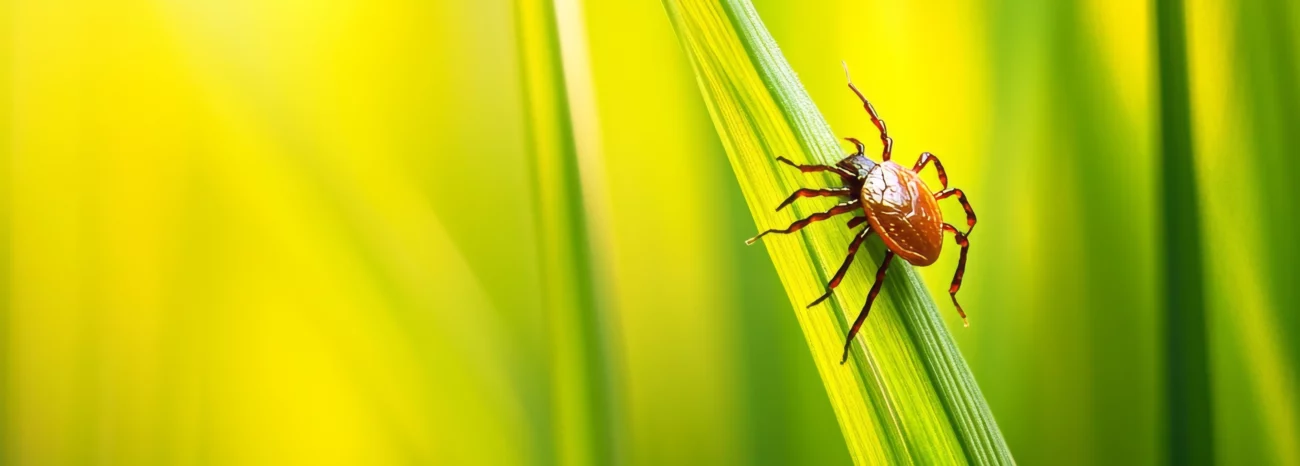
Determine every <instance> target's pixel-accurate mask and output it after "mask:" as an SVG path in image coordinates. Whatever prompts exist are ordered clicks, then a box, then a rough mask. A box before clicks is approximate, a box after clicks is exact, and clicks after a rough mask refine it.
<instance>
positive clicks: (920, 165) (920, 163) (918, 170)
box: [912, 152, 948, 189]
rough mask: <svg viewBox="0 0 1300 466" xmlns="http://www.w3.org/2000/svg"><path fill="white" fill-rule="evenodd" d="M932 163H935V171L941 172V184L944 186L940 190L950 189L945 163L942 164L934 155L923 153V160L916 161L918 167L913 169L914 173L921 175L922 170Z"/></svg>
mask: <svg viewBox="0 0 1300 466" xmlns="http://www.w3.org/2000/svg"><path fill="white" fill-rule="evenodd" d="M930 162H934V171H936V172H939V184H942V185H943V187H942V188H939V189H948V172H946V171H944V170H943V162H940V161H939V158H938V157H935V156H934V154H931V153H929V152H922V153H921V158H918V159H916V166H913V167H912V172H914V173H921V170H923V169H925V164H927V163H930Z"/></svg>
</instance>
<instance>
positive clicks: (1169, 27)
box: [1156, 0, 1214, 464]
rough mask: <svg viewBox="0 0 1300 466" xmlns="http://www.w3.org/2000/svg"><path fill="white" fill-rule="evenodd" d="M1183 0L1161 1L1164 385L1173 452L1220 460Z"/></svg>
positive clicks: (1195, 460) (1178, 459)
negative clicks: (1212, 397)
mask: <svg viewBox="0 0 1300 466" xmlns="http://www.w3.org/2000/svg"><path fill="white" fill-rule="evenodd" d="M1185 17H1186V15H1185V14H1184V13H1183V2H1182V0H1162V1H1158V2H1156V36H1157V41H1158V44H1157V45H1158V49H1159V53H1158V55H1159V65H1160V133H1161V134H1160V141H1161V156H1162V160H1161V166H1162V169H1161V171H1160V172H1161V173H1162V179H1161V181H1162V183H1163V189H1162V195H1163V203H1164V209H1163V212H1164V238H1163V239H1164V261H1165V264H1164V265H1165V274H1166V275H1165V310H1164V312H1165V358H1166V364H1165V377H1166V380H1165V390H1166V395H1167V396H1168V405H1167V406H1168V407H1167V412H1166V415H1167V416H1168V418H1167V420H1168V425H1169V444H1168V452H1169V460H1170V462H1172V463H1173V464H1213V462H1214V448H1213V445H1214V434H1213V420H1212V418H1211V412H1212V411H1211V409H1210V375H1209V356H1208V353H1207V350H1206V348H1207V342H1206V327H1205V326H1206V320H1205V298H1204V294H1203V293H1204V289H1205V286H1204V279H1203V275H1202V274H1203V273H1204V271H1203V267H1202V265H1201V264H1202V260H1201V238H1200V232H1201V222H1200V207H1199V205H1198V197H1197V196H1198V195H1199V194H1198V193H1197V186H1196V173H1195V171H1194V170H1193V167H1194V161H1193V159H1192V135H1191V103H1190V100H1189V99H1190V97H1189V90H1188V80H1187V51H1186V38H1185V35H1184V32H1183V31H1184V21H1185Z"/></svg>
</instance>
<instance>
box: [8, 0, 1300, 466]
mask: <svg viewBox="0 0 1300 466" xmlns="http://www.w3.org/2000/svg"><path fill="white" fill-rule="evenodd" d="M755 5H756V7H757V9H758V11H759V13H760V14H761V15H762V16H763V18H764V20H765V21H766V23H767V26H768V29H769V30H770V31H771V32H772V34H773V36H774V37H775V38H776V40H777V42H778V43H780V44H781V45H782V47H783V51H784V53H785V55H786V58H787V59H788V60H789V61H790V63H791V65H792V66H793V67H794V69H795V70H796V71H798V72H799V73H800V77H801V79H802V80H803V83H804V85H805V86H806V87H807V89H808V91H809V93H810V95H811V96H812V97H813V99H814V100H815V101H816V102H818V104H819V106H820V108H821V111H822V112H823V114H824V115H825V116H826V118H827V120H828V121H829V122H830V123H831V125H832V127H834V128H835V130H836V131H837V132H838V133H840V134H842V135H858V136H863V135H866V136H870V134H871V133H872V129H873V128H872V127H871V124H870V122H869V121H868V120H867V119H866V118H865V115H863V114H862V111H861V107H860V106H859V105H857V104H856V102H855V101H854V99H853V98H852V95H851V94H849V93H848V91H847V90H846V89H845V88H844V83H843V74H842V71H841V70H840V68H839V61H840V60H845V61H847V62H848V63H849V64H850V65H851V66H852V67H853V69H854V78H855V80H856V82H857V83H858V85H859V86H860V87H861V88H862V89H863V90H864V91H865V92H866V93H867V95H868V96H869V97H870V98H871V99H872V101H873V103H874V104H875V105H876V107H877V108H878V109H879V110H880V111H881V113H882V116H883V117H884V118H885V119H886V120H887V121H888V122H889V126H890V130H891V135H893V136H894V138H895V140H896V146H895V154H897V155H898V156H899V157H900V159H902V158H906V157H910V156H914V155H915V154H917V153H919V152H921V151H923V150H928V151H932V152H934V153H936V154H937V155H939V156H941V157H943V160H944V164H945V166H947V167H948V170H949V173H950V175H951V179H952V181H953V183H954V184H955V185H958V186H961V187H962V188H963V189H965V190H966V192H967V193H968V194H970V196H971V198H972V202H973V203H974V205H975V208H976V209H977V211H978V213H979V215H980V220H981V222H980V231H981V234H980V235H974V236H973V237H972V243H973V246H972V250H971V258H970V269H969V271H968V274H967V276H966V277H967V280H966V282H965V286H964V287H963V291H962V300H963V303H965V306H966V308H967V310H968V311H970V313H971V327H970V328H969V329H962V328H961V326H960V322H959V320H958V319H957V317H956V315H955V312H949V313H947V315H946V318H947V319H948V323H949V325H950V328H951V329H953V331H954V334H955V335H956V338H957V340H958V343H959V344H960V346H961V349H962V352H963V354H964V355H965V356H966V359H967V361H968V362H969V364H970V365H971V367H972V370H973V371H974V373H975V375H976V377H977V380H978V381H979V382H980V387H981V389H982V391H983V393H984V394H985V396H986V398H987V399H988V402H989V405H990V407H991V408H992V410H993V412H994V414H995V416H996V417H997V419H998V423H999V425H1000V427H1001V429H1002V432H1003V433H1004V435H1005V436H1006V439H1007V442H1008V443H1009V445H1010V447H1011V450H1012V452H1013V453H1014V454H1015V456H1016V458H1017V459H1018V460H1019V461H1020V462H1023V463H1024V464H1097V463H1124V464H1151V463H1160V462H1164V461H1166V460H1167V459H1168V451H1167V450H1168V447H1167V446H1166V442H1167V435H1168V429H1167V427H1166V424H1165V420H1166V419H1167V417H1168V413H1167V412H1165V409H1166V408H1165V403H1166V401H1167V399H1166V396H1167V395H1166V391H1167V390H1168V387H1167V386H1166V382H1165V380H1164V372H1163V368H1164V363H1163V361H1164V359H1165V356H1166V355H1165V354H1163V348H1164V346H1163V341H1164V340H1163V339H1164V335H1163V328H1164V325H1163V322H1164V320H1165V318H1166V312H1169V313H1171V314H1169V315H1176V313H1177V310H1176V309H1170V310H1166V309H1164V308H1163V303H1164V296H1162V293H1161V290H1162V289H1163V288H1162V287H1161V284H1162V283H1163V276H1164V272H1163V271H1162V270H1161V267H1162V265H1161V264H1163V261H1162V257H1161V256H1160V254H1161V251H1162V247H1161V238H1163V230H1162V225H1161V218H1162V212H1161V211H1160V209H1161V205H1162V204H1161V203H1160V199H1161V198H1160V196H1161V191H1160V189H1161V186H1160V184H1159V182H1160V180H1161V171H1160V166H1159V161H1160V158H1159V156H1158V154H1159V152H1158V151H1159V149H1160V147H1159V141H1160V137H1159V134H1160V133H1159V131H1160V119H1159V117H1160V115H1159V113H1158V109H1159V104H1160V103H1159V102H1158V96H1159V93H1158V92H1157V89H1158V88H1157V87H1156V86H1157V85H1158V82H1157V79H1158V70H1157V69H1156V59H1155V58H1156V46H1155V38H1156V34H1155V31H1154V24H1155V18H1154V15H1155V13H1154V11H1155V10H1154V8H1153V6H1152V5H1150V4H1145V3H1138V2H1122V1H1110V0H1106V1H1091V2H1047V3H1046V4H1044V3H1042V2H1030V1H1022V0H1005V1H941V2H939V3H937V4H928V5H923V6H922V5H910V4H900V3H897V2H894V3H891V2H883V1H874V0H873V1H833V2H821V3H819V4H817V5H800V4H796V3H795V2H777V1H771V0H761V1H756V2H755ZM1186 11H1187V16H1186V18H1185V23H1184V24H1185V26H1186V29H1187V54H1188V61H1189V78H1190V79H1189V80H1190V86H1191V87H1190V104H1191V110H1192V114H1191V115H1190V121H1191V130H1192V143H1193V151H1192V153H1193V157H1194V161H1195V169H1196V170H1197V171H1196V176H1197V180H1198V182H1199V189H1200V199H1199V206H1200V212H1199V215H1200V219H1201V222H1202V226H1201V238H1202V254H1203V256H1202V258H1203V260H1202V261H1203V263H1204V266H1205V275H1204V283H1205V289H1204V290H1203V291H1204V293H1205V300H1206V312H1207V321H1208V327H1207V328H1208V334H1207V335H1208V340H1207V341H1208V354H1209V361H1208V365H1209V373H1210V387H1209V392H1210V394H1211V396H1212V400H1211V401H1212V405H1213V413H1212V419H1213V422H1214V425H1213V435H1214V443H1215V448H1214V452H1215V455H1216V456H1217V459H1218V460H1219V462H1222V463H1225V464H1300V442H1298V441H1297V440H1296V439H1298V438H1300V426H1298V425H1297V424H1298V423H1300V406H1298V405H1297V403H1298V402H1300V401H1298V400H1297V399H1296V398H1297V397H1296V393H1297V367H1298V366H1297V365H1298V364H1300V340H1298V339H1297V338H1296V337H1297V335H1300V315H1297V313H1296V312H1295V310H1296V309H1297V306H1296V305H1295V304H1294V303H1295V302H1296V300H1297V299H1298V298H1300V290H1297V288H1296V286H1295V284H1296V283H1298V281H1297V274H1296V272H1295V264H1298V263H1300V245H1297V243H1296V242H1295V241H1294V238H1292V236H1293V232H1294V231H1295V229H1296V227H1297V225H1300V201H1298V200H1297V196H1295V195H1294V194H1293V193H1294V192H1295V188H1294V187H1293V186H1292V178H1293V176H1294V174H1295V173H1296V172H1297V170H1296V169H1297V168H1298V165H1300V162H1298V161H1297V160H1296V157H1295V156H1294V151H1295V148H1296V147H1300V134H1298V133H1297V132H1296V131H1295V128H1296V127H1297V124H1300V118H1298V117H1297V115H1298V114H1300V87H1298V86H1297V82H1300V80H1298V79H1297V77H1298V76H1300V55H1297V54H1298V53H1300V6H1298V5H1296V4H1295V3H1294V2H1277V1H1261V0H1243V1H1240V2H1223V1H1221V0H1220V1H1207V0H1189V1H1188V2H1187V4H1186ZM0 18H4V20H3V21H0V44H3V46H2V47H0V54H3V56H0V58H2V59H0V84H2V85H0V103H3V104H4V105H3V108H5V109H6V111H2V112H0V143H2V145H0V147H3V148H4V149H3V151H0V157H3V158H4V160H3V163H0V180H2V181H0V183H2V186H3V187H4V189H0V201H3V203H0V209H3V210H2V215H0V239H3V240H4V241H5V243H6V244H7V245H8V247H6V248H0V259H3V260H4V263H5V265H6V267H3V268H0V279H2V280H0V293H3V296H4V298H5V299H3V301H0V303H3V304H0V306H2V307H0V329H2V331H3V334H2V335H3V337H2V341H3V343H4V346H3V349H2V350H0V351H2V353H3V358H0V374H2V375H0V390H2V392H0V397H2V398H0V417H2V419H3V422H2V423H0V433H2V434H3V436H2V437H0V438H2V440H0V450H2V451H0V455H3V456H2V457H3V462H4V463H6V464H41V465H47V464H105V463H118V464H178V465H183V464H399V463H409V464H426V463H436V464H609V463H614V462H618V463H630V464H647V465H648V464H702V463H712V464H745V463H765V464H844V463H847V462H848V461H849V459H848V454H847V452H846V450H845V447H844V443H843V440H842V438H841V436H840V432H839V428H838V426H837V425H836V423H835V420H834V417H833V415H832V413H831V410H830V407H829V403H828V402H827V400H826V395H825V393H824V392H823V391H822V387H821V384H820V380H819V379H818V377H817V374H816V371H815V369H814V367H813V365H812V361H811V360H810V356H809V353H808V349H807V346H806V344H805V343H804V341H803V339H802V336H801V335H800V333H799V330H798V327H797V325H796V322H795V319H794V315H793V314H791V310H790V308H789V305H788V302H787V301H786V299H785V297H784V292H783V291H782V290H781V288H780V284H779V282H778V281H777V279H776V275H775V273H774V271H773V270H772V267H771V264H770V262H769V260H768V258H767V257H766V255H765V254H764V253H763V251H762V250H760V249H755V248H745V247H743V245H742V242H741V241H742V240H743V239H744V238H747V237H748V236H750V235H752V234H753V232H754V231H755V230H756V227H755V225H754V223H753V221H752V219H751V218H750V216H749V214H748V212H747V210H746V208H745V206H744V203H743V200H742V199H741V197H740V193H739V191H738V190H737V188H736V182H735V180H734V177H733V176H732V174H731V173H730V169H729V167H728V165H727V162H726V158H725V156H724V154H723V153H722V148H721V146H720V144H719V142H718V139H717V136H716V135H715V134H713V128H712V124H711V123H710V121H709V118H708V114H707V112H706V110H705V108H704V106H703V102H702V101H701V98H700V95H699V91H698V90H697V88H696V85H695V82H694V77H693V76H692V75H691V73H690V68H689V65H688V63H687V61H686V58H685V56H684V55H683V54H682V52H681V51H680V49H679V47H678V42H677V40H676V39H675V38H674V36H673V32H672V28H671V26H670V25H669V22H668V20H667V17H666V15H665V14H664V11H663V7H662V6H661V5H660V4H659V3H658V2H654V1H637V2H582V1H580V0H554V1H544V0H542V1H534V0H519V1H509V0H487V1H482V2H451V1H445V2H432V3H428V2H404V1H392V0H382V1H371V2H359V1H350V0H349V1H340V2H325V3H322V2H305V1H285V2H273V3H264V2H252V1H246V0H235V1H229V2H177V1H173V2H149V1H140V0H125V1H121V2H98V1H91V0H80V1H77V0H74V1H29V0H13V1H10V2H7V3H3V4H0ZM949 215H955V213H950V214H949ZM955 263H956V255H955V254H950V255H947V256H945V257H944V258H943V259H941V260H940V261H939V263H937V264H936V265H935V266H933V267H930V268H926V269H920V270H921V271H922V274H923V275H924V277H925V278H926V282H927V284H928V285H929V286H930V288H931V291H932V292H933V293H934V294H935V295H936V296H942V294H943V293H944V290H945V287H944V284H946V283H947V280H948V278H949V277H950V274H951V270H952V267H953V266H955ZM937 301H938V302H939V303H940V306H941V309H944V310H948V311H951V306H950V305H947V306H945V305H944V302H945V300H943V299H937ZM868 324H869V322H868Z"/></svg>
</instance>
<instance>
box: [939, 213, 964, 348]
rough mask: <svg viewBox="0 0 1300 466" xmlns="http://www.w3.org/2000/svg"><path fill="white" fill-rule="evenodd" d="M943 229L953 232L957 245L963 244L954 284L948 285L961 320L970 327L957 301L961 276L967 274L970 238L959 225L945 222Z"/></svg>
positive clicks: (954, 275)
mask: <svg viewBox="0 0 1300 466" xmlns="http://www.w3.org/2000/svg"><path fill="white" fill-rule="evenodd" d="M943 230H944V231H948V232H951V233H952V234H953V238H954V239H955V240H956V241H957V245H958V246H961V258H960V259H957V272H956V273H954V274H953V275H952V285H949V286H948V294H949V295H950V296H952V305H953V306H957V314H960V315H961V322H962V323H963V324H966V326H967V327H970V322H969V321H967V320H966V311H963V310H962V309H961V304H960V303H958V302H957V290H960V289H961V278H962V276H963V275H966V251H968V250H970V239H969V238H967V237H966V235H963V234H962V233H961V232H960V231H957V227H954V226H952V225H949V224H947V223H945V224H943Z"/></svg>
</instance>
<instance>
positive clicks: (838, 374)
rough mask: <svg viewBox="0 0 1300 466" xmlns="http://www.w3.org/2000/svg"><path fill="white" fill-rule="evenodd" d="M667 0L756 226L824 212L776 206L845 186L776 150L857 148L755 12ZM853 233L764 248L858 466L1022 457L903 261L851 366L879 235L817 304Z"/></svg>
mask: <svg viewBox="0 0 1300 466" xmlns="http://www.w3.org/2000/svg"><path fill="white" fill-rule="evenodd" d="M664 3H665V7H666V8H667V10H668V14H669V16H670V18H671V19H672V22H673V26H674V28H675V29H676V31H677V34H678V37H679V38H680V40H681V42H682V46H683V48H684V49H685V50H686V52H687V55H688V56H689V57H690V60H691V63H692V65H693V67H694V68H695V71H696V78H697V80H698V82H699V85H700V88H701V90H702V92H703V94H704V100H705V103H706V104H707V105H708V107H709V112H710V114H711V115H712V117H713V121H714V125H715V126H716V128H717V130H718V134H719V136H720V137H721V139H722V142H723V145H724V147H725V148H726V151H727V156H728V158H729V159H730V162H731V165H732V168H733V170H734V171H735V173H736V177H737V179H738V181H739V184H740V188H741V191H742V192H743V194H744V196H745V199H746V201H747V202H748V204H749V207H750V211H751V213H752V214H753V216H754V219H755V221H756V223H757V225H758V226H759V227H760V228H767V227H772V226H784V225H786V224H789V223H790V222H791V221H793V220H794V219H795V218H796V217H802V216H806V215H808V214H810V213H812V212H814V211H818V210H823V209H824V208H825V206H824V205H823V204H817V203H816V202H815V201H802V202H801V203H799V204H797V205H796V206H794V208H793V209H787V211H783V212H774V211H773V210H772V208H773V207H774V206H776V205H777V204H778V203H779V202H780V201H781V199H782V198H783V197H784V196H785V195H787V194H788V193H789V192H791V191H793V190H794V189H796V188H798V187H799V186H800V185H807V186H815V185H819V184H820V185H831V184H833V183H834V182H835V181H836V180H832V179H830V178H828V177H823V178H819V177H816V176H805V175H800V174H799V173H797V171H794V170H791V169H789V168H788V167H784V166H783V165H780V164H778V163H777V162H776V161H775V158H776V157H777V156H780V155H785V156H787V157H790V158H792V159H795V160H798V161H802V162H805V163H831V162H834V161H836V160H838V159H840V158H842V157H843V156H844V153H845V152H846V151H845V149H843V148H842V147H841V146H840V145H839V143H838V140H837V137H836V136H835V134H834V133H833V132H832V131H831V129H830V128H829V126H828V125H827V124H826V122H825V120H824V119H823V118H822V116H821V114H820V113H818V111H817V109H816V106H815V105H813V103H812V102H811V100H810V99H809V97H808V95H807V93H806V92H805V91H804V89H803V87H802V86H801V85H800V83H799V81H798V79H797V78H796V77H795V75H794V71H793V70H791V69H790V66H789V64H788V63H786V61H785V58H784V57H783V56H782V55H781V53H780V50H779V49H778V47H777V46H776V44H775V43H774V42H773V40H772V37H771V36H770V35H769V34H768V32H767V30H766V29H765V28H764V26H763V24H762V22H761V21H760V20H759V18H758V16H757V13H755V11H754V9H753V7H752V6H751V5H750V4H749V3H748V2H747V1H745V0H724V1H722V2H713V1H695V0H665V2H664ZM826 66H839V64H838V63H827V64H826ZM845 92H846V98H851V94H848V91H847V89H846V91H845ZM864 118H865V115H864ZM862 139H864V140H868V139H871V138H868V137H864V138H862ZM792 172H793V173H792ZM789 210H793V212H790V211H789ZM844 220H847V218H845V219H844ZM842 225H843V223H841V221H828V222H824V223H821V224H818V225H817V226H815V227H811V228H808V229H805V230H804V231H803V232H801V233H800V234H796V235H789V236H781V237H773V238H769V239H765V240H764V244H765V245H766V247H767V250H768V253H769V254H770V255H771V257H772V261H773V262H774V264H775V265H776V268H777V272H778V274H779V275H780V277H781V281H782V283H783V284H784V286H785V289H786V292H787V294H788V295H789V297H790V300H791V303H792V304H793V305H794V306H795V309H796V315H797V317H798V319H799V323H800V327H801V328H802V330H803V332H804V336H805V337H806V338H807V340H808V344H809V346H810V347H811V349H812V353H813V354H812V356H813V358H814V361H815V363H816V365H817V369H818V371H819V373H820V374H821V377H822V381H823V383H824V385H825V387H826V390H827V394H828V395H829V396H830V399H831V403H832V406H833V407H834V409H835V413H836V416H837V418H838V419H839V422H840V427H841V430H842V431H843V433H844V437H845V440H846V442H847V443H848V447H849V451H850V454H851V455H852V456H853V459H854V461H855V462H856V463H857V464H878V463H890V464H951V463H960V462H969V463H976V464H1010V463H1013V462H1014V460H1013V459H1012V458H1011V453H1010V451H1009V450H1008V449H1007V447H1006V442H1005V441H1004V440H1003V438H1002V434H1001V433H1000V432H999V430H998V427H997V423H996V422H995V421H994V419H993V416H992V414H991V413H990V412H989V409H988V406H987V405H986V403H985V401H984V397H983V395H982V394H981V393H980V391H979V387H978V386H977V385H976V384H975V381H974V379H973V377H972V376H971V374H970V370H969V368H968V367H967V366H966V363H965V361H964V360H963V359H962V357H961V354H960V353H959V352H958V351H957V348H956V346H955V345H954V344H953V342H952V338H951V336H950V335H949V334H948V331H947V328H946V327H945V326H944V324H943V321H942V320H941V319H940V318H939V315H938V311H937V308H936V306H935V304H934V302H933V300H932V299H931V297H930V296H929V294H928V293H927V292H926V290H925V288H924V286H923V285H922V283H921V282H920V279H919V277H918V276H917V275H916V273H915V272H914V271H913V270H912V268H911V267H910V266H908V265H907V264H905V263H903V261H895V263H894V266H893V267H891V269H890V271H889V274H888V276H887V278H886V283H885V286H884V292H883V294H882V295H881V299H879V300H878V301H877V302H876V305H875V307H874V308H873V311H872V314H871V318H870V319H868V321H867V324H866V325H864V326H863V329H862V333H861V336H860V337H859V338H857V339H856V341H855V347H854V350H853V353H852V358H851V361H850V362H849V363H848V364H846V365H840V364H839V359H840V351H841V349H842V344H843V335H844V334H845V332H846V330H847V328H848V326H849V324H850V322H851V321H852V319H853V318H854V317H856V315H857V313H858V311H859V310H860V306H861V304H862V303H863V302H864V300H865V295H866V291H867V289H868V288H869V286H870V278H868V277H869V276H874V274H872V273H871V271H874V270H875V267H876V264H879V261H880V259H881V258H882V257H883V251H884V250H883V245H882V244H881V243H880V242H879V240H878V239H875V238H873V239H871V240H870V241H868V243H867V247H866V249H867V250H868V251H869V253H870V254H868V255H863V256H860V257H859V259H858V261H857V262H856V263H855V268H854V269H853V271H852V273H851V274H850V275H849V278H847V279H846V280H845V282H844V284H843V285H841V287H840V288H839V289H838V290H837V292H836V296H835V298H834V299H831V300H827V301H826V302H825V303H824V304H822V305H820V306H816V307H813V308H811V309H805V308H804V306H805V305H806V304H807V303H808V302H810V301H811V300H812V299H813V298H814V297H816V296H818V295H819V294H820V293H821V291H822V290H823V287H824V283H825V281H826V280H827V279H828V278H829V277H828V275H829V272H831V271H833V270H835V268H836V267H838V266H839V264H840V262H841V261H842V260H843V257H844V251H845V248H846V245H847V244H848V241H849V234H848V230H847V229H845V228H842ZM837 226H839V228H837ZM737 240H738V241H739V240H740V238H738V239H737ZM867 256H870V257H869V258H868V257H867Z"/></svg>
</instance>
